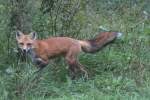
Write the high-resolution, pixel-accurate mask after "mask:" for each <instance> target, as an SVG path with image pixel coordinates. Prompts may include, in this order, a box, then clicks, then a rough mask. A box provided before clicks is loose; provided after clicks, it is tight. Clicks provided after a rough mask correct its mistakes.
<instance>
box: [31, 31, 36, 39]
mask: <svg viewBox="0 0 150 100" xmlns="http://www.w3.org/2000/svg"><path fill="white" fill-rule="evenodd" d="M30 37H31V39H33V40H36V38H37V33H36V32H31V33H30Z"/></svg>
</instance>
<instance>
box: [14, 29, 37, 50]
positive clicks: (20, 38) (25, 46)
mask: <svg viewBox="0 0 150 100" xmlns="http://www.w3.org/2000/svg"><path fill="white" fill-rule="evenodd" d="M36 38H37V35H36V33H35V32H31V33H30V34H29V35H25V34H23V33H22V32H21V31H17V32H16V40H17V42H18V47H19V48H20V49H21V50H22V51H23V52H25V53H27V52H28V51H30V50H31V49H33V48H34V45H33V43H34V40H36Z"/></svg>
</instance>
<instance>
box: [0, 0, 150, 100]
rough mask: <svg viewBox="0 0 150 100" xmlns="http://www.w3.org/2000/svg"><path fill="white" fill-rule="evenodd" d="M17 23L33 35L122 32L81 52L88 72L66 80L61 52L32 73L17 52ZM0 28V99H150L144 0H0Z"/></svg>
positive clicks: (149, 14) (148, 14)
mask: <svg viewBox="0 0 150 100" xmlns="http://www.w3.org/2000/svg"><path fill="white" fill-rule="evenodd" d="M18 29H19V30H22V31H24V32H31V31H32V30H34V31H36V32H37V33H38V38H46V37H48V36H69V37H74V38H77V39H87V38H92V37H94V36H95V35H96V34H97V33H99V32H102V31H103V30H104V29H105V30H108V31H109V30H113V31H119V32H123V33H124V35H123V37H122V38H120V39H118V40H117V41H115V42H114V43H113V44H110V45H109V46H107V47H106V48H104V49H102V50H101V51H100V52H98V53H96V54H85V53H81V55H80V57H79V58H80V61H81V63H82V64H83V65H86V68H87V70H88V72H89V74H90V77H89V79H88V80H84V78H83V77H80V78H79V79H78V80H70V78H69V77H68V72H67V66H66V64H65V63H64V59H63V58H56V59H54V60H52V62H51V63H50V64H49V65H48V66H47V67H46V68H45V69H44V70H43V71H41V72H40V73H39V74H34V72H35V71H36V70H37V69H36V67H35V66H34V65H33V64H32V63H31V61H30V59H28V58H25V57H22V56H21V54H20V53H18V49H17V45H16V40H15V31H16V30H18ZM0 32H1V33H0V94H1V96H0V100H149V99H150V6H149V0H0Z"/></svg>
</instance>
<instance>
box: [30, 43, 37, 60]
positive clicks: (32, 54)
mask: <svg viewBox="0 0 150 100" xmlns="http://www.w3.org/2000/svg"><path fill="white" fill-rule="evenodd" d="M33 45H34V48H32V49H30V51H29V52H28V56H29V57H30V58H31V60H32V62H34V61H35V59H36V58H38V56H37V54H36V50H37V49H38V46H37V43H36V42H34V43H33Z"/></svg>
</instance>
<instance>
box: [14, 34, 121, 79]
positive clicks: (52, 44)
mask: <svg viewBox="0 0 150 100" xmlns="http://www.w3.org/2000/svg"><path fill="white" fill-rule="evenodd" d="M121 35H122V33H119V32H102V33H100V34H98V36H97V37H96V38H95V39H91V40H77V39H73V38H69V37H50V38H48V39H43V40H38V39H37V34H36V33H35V32H31V33H30V34H29V35H25V34H23V33H22V32H20V31H18V32H17V33H16V40H17V42H18V47H19V48H20V49H21V50H22V51H23V52H26V53H27V54H28V55H30V56H31V59H32V61H33V62H34V63H35V64H36V65H37V66H38V67H39V68H41V69H42V68H44V67H45V66H46V65H48V63H49V59H50V58H54V57H56V56H61V55H62V56H64V57H65V60H66V62H67V64H68V65H69V72H71V77H72V79H73V78H75V76H76V74H77V72H78V71H79V70H80V71H82V72H84V73H85V75H87V74H88V73H87V71H86V70H85V69H84V67H83V65H81V64H80V62H79V61H78V59H77V55H78V54H79V53H80V52H81V51H84V52H86V53H95V52H97V51H99V50H100V49H102V48H103V47H104V46H106V45H107V44H109V43H111V42H112V41H113V40H115V39H116V38H117V37H120V36H121Z"/></svg>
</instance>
